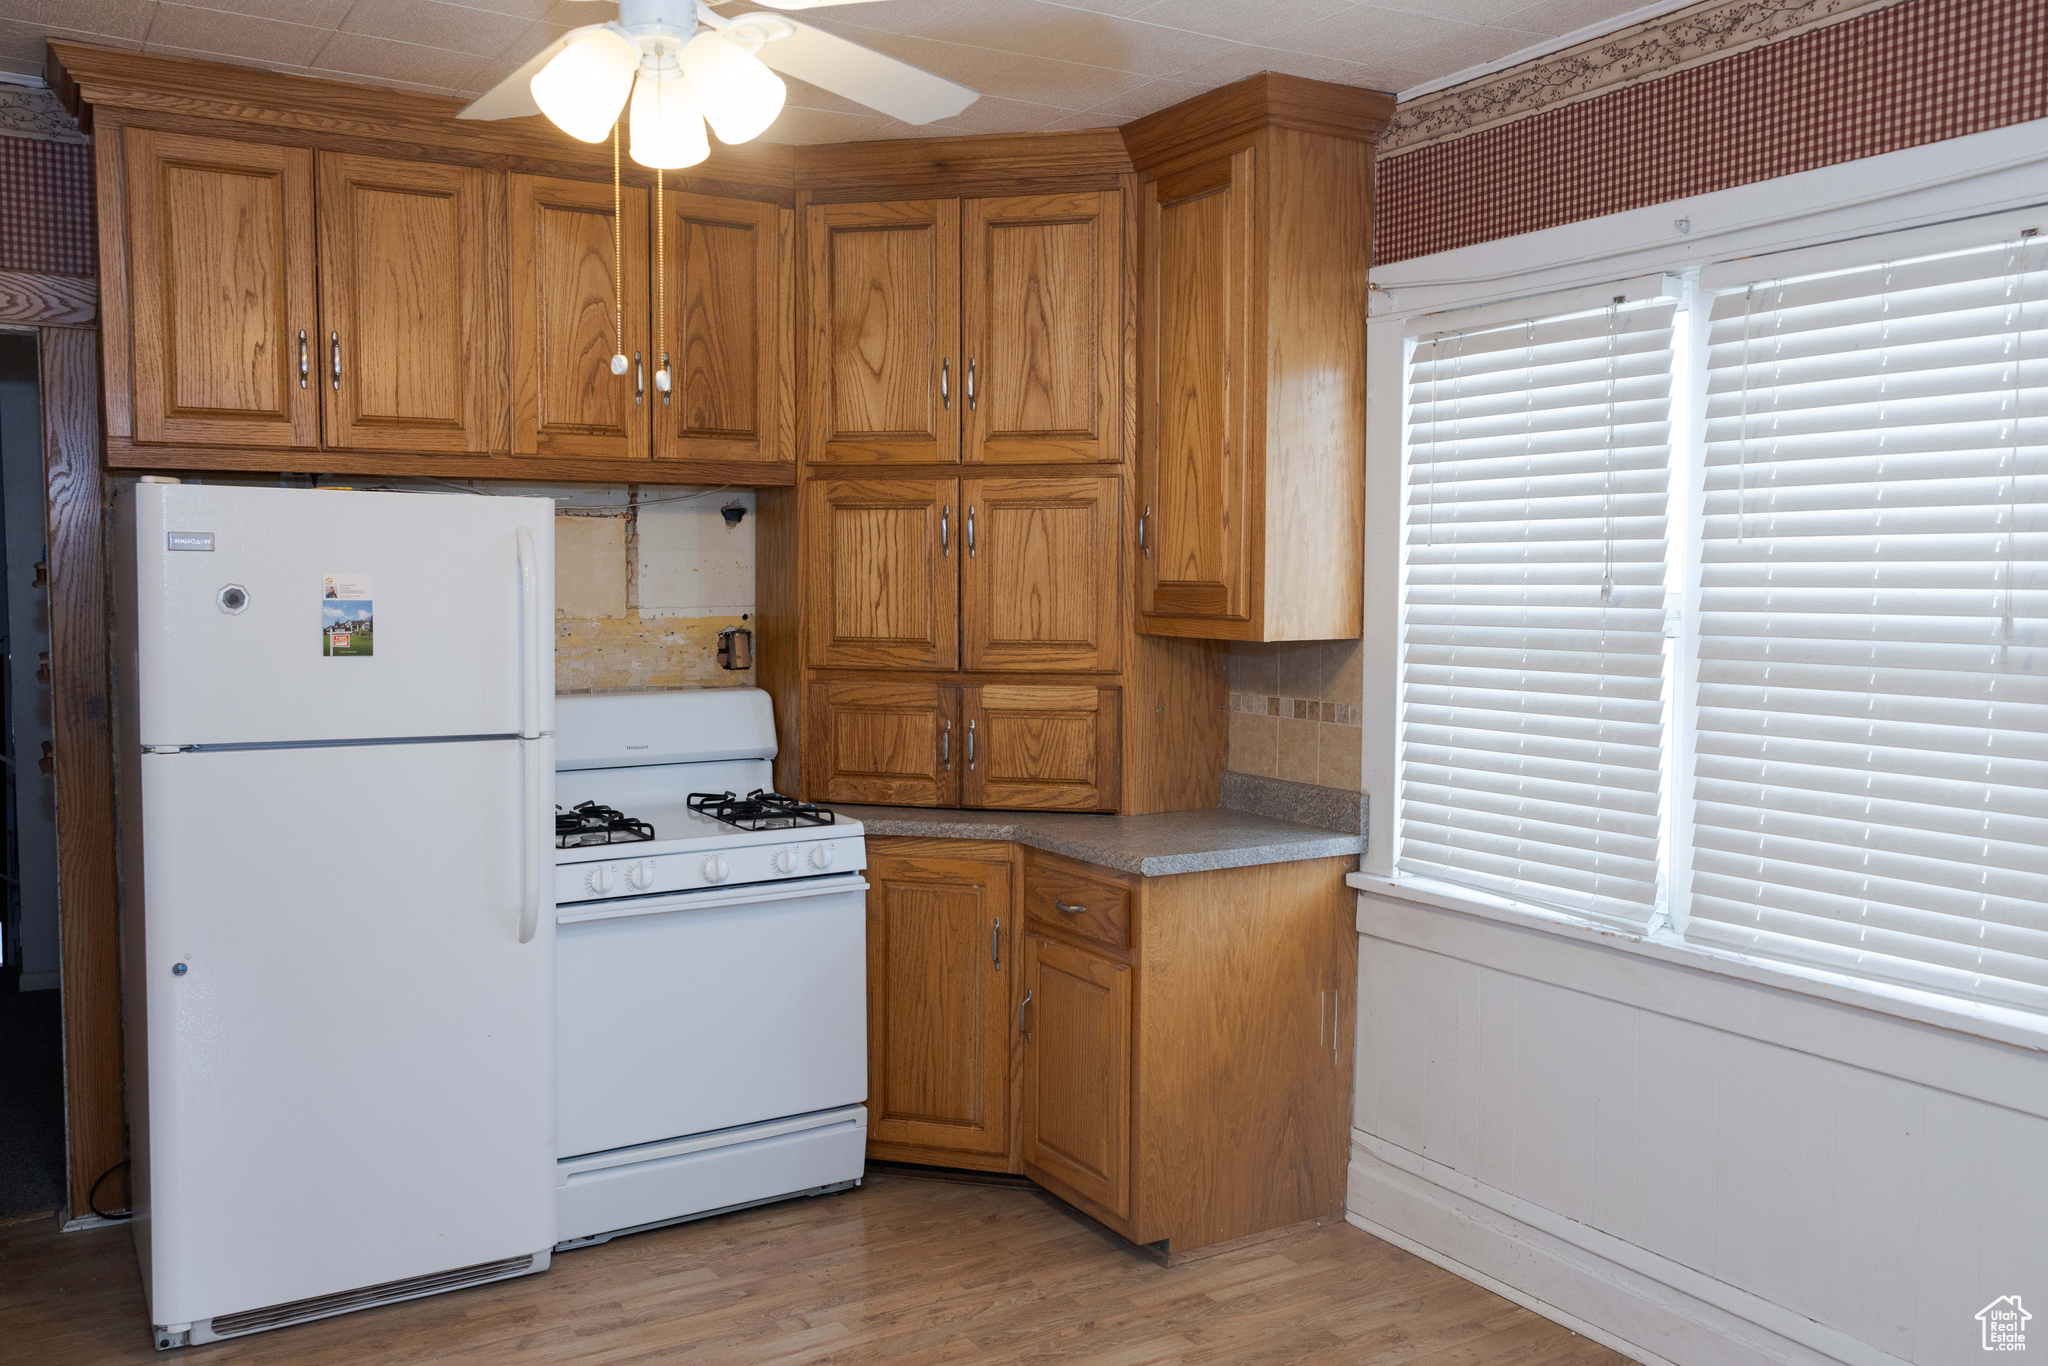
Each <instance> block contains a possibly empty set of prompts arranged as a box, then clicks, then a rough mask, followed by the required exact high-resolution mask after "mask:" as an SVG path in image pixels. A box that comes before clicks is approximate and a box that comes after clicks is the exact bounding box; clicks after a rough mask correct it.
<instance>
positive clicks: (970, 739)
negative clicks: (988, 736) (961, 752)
mask: <svg viewBox="0 0 2048 1366" xmlns="http://www.w3.org/2000/svg"><path fill="white" fill-rule="evenodd" d="M967 771H968V772H969V773H972V772H974V722H972V721H969V722H968V723H967Z"/></svg>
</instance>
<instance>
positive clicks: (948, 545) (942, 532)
mask: <svg viewBox="0 0 2048 1366" xmlns="http://www.w3.org/2000/svg"><path fill="white" fill-rule="evenodd" d="M952 520H953V505H952V504H951V503H948V504H946V505H945V506H944V507H942V508H940V509H939V553H940V554H941V555H951V554H952V553H953V528H952V526H951V525H950V523H951V522H952Z"/></svg>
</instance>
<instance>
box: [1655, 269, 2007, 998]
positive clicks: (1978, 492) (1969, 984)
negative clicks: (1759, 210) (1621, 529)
mask: <svg viewBox="0 0 2048 1366" xmlns="http://www.w3.org/2000/svg"><path fill="white" fill-rule="evenodd" d="M1876 250H1878V248H1876V247H1873V254H1875V252H1876ZM1710 346H1711V350H1710V353H1709V371H1708V396H1707V408H1706V445H1705V460H1706V472H1705V473H1706V479H1705V502H1704V509H1703V510H1704V529H1703V535H1704V541H1703V544H1702V559H1703V570H1702V583H1701V591H1702V597H1701V612H1700V623H1699V632H1700V635H1699V655H1700V665H1699V697H1698V704H1699V735H1698V740H1697V744H1698V768H1697V784H1696V790H1695V794H1694V796H1695V802H1696V805H1695V811H1694V873H1693V886H1692V896H1691V900H1690V921H1689V923H1688V925H1687V926H1686V930H1685V934H1686V937H1687V938H1688V939H1691V940H1694V941H1699V942H1704V943H1709V944H1713V945H1717V946H1720V947H1725V948H1733V949H1737V950H1740V951H1742V952H1745V953H1751V954H1759V955H1763V956H1769V957H1777V958H1789V959H1794V960H1799V961H1804V962H1808V963H1813V964H1818V965H1821V966H1825V967H1832V968H1835V969H1838V970H1841V971H1845V972H1849V973H1852V974H1854V975H1858V976H1868V977H1878V978H1882V979H1886V980H1890V981H1895V982H1904V983H1907V984H1911V985H1917V986H1924V987H1930V988H1933V989H1936V990H1940V991H1944V992H1948V993H1950V994H1954V995H1959V996H1963V997H1968V998H1973V999H1979V1000H1986V1001H1996V1002H2000V1003H2005V1004H2017V1005H2022V1006H2029V1007H2032V1008H2034V1009H2037V1010H2038V1009H2048V630H2044V624H2048V623H2044V620H2043V618H2044V615H2048V516H2044V513H2043V506H2044V505H2043V498H2044V494H2048V461H2044V449H2048V246H2044V245H2043V244H2042V243H2041V242H2040V241H2039V239H2035V238H2021V239H2016V240H2014V241H2011V242H2007V243H2003V244H1999V245H1995V246H1988V247H1985V248H1983V249H1979V250H1971V251H1965V252H1959V253H1949V254H1945V255H1941V256H1936V257H1922V258H1919V259H1911V260H1899V261H1891V262H1885V263H1882V264H1878V265H1873V266H1869V267H1867V268H1862V269H1855V270H1848V271H1840V272H1835V273H1830V274H1826V275H1821V276H1815V277H1809V278H1804V279H1791V280H1785V281H1772V282H1769V283H1763V284H1757V285H1753V286H1750V287H1749V288H1746V289H1739V290H1736V291H1734V292H1730V293H1725V294H1722V295H1720V296H1719V297H1718V298H1717V299H1716V300H1715V301H1714V306H1713V313H1712V329H1711V338H1710Z"/></svg>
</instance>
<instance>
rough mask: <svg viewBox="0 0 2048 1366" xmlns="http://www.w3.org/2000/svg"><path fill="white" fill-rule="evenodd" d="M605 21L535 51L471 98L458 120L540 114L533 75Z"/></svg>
mask: <svg viewBox="0 0 2048 1366" xmlns="http://www.w3.org/2000/svg"><path fill="white" fill-rule="evenodd" d="M603 27H604V25H603V24H585V25H584V26H583V27H582V28H572V29H570V30H569V31H568V32H567V33H565V34H563V35H562V36H561V37H559V38H557V39H555V41H553V42H552V43H549V44H548V45H547V46H546V47H544V48H542V49H541V50H540V51H538V52H536V53H534V54H533V56H532V57H531V58H530V59H529V60H528V61H526V62H525V63H524V64H523V65H522V66H520V68H519V69H518V70H517V71H515V72H513V73H512V74H511V75H509V76H507V77H506V78H505V79H504V80H502V81H499V82H498V83H497V84H496V85H494V86H492V87H491V88H490V89H489V90H486V91H485V92H484V93H483V94H481V95H479V96H477V97H476V98H475V99H473V100H471V101H470V102H469V103H468V104H467V105H465V106H464V107H463V110H462V112H461V113H459V114H457V115H456V116H455V117H456V118H458V119H516V118H523V117H525V116H526V115H528V114H538V113H539V112H540V106H539V105H538V104H535V103H534V102H533V89H532V86H533V78H534V77H535V76H536V75H538V74H540V69H541V68H542V67H544V66H546V65H547V64H548V63H549V62H551V61H553V60H554V59H555V54H556V53H558V52H560V51H561V50H562V49H563V48H565V47H567V46H569V44H571V43H573V42H575V41H576V40H577V39H578V38H581V37H582V36H583V35H584V34H586V33H592V32H595V31H596V30H598V29H601V28H603Z"/></svg>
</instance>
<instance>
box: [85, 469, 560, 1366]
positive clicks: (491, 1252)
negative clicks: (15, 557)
mask: <svg viewBox="0 0 2048 1366" xmlns="http://www.w3.org/2000/svg"><path fill="white" fill-rule="evenodd" d="M115 528H116V530H115V543H116V548H117V549H116V554H117V557H118V561H119V565H118V572H117V576H116V591H117V594H118V602H117V615H118V621H119V630H120V659H119V662H118V677H117V680H116V688H117V693H118V697H119V704H120V735H119V738H120V751H119V753H120V774H119V779H120V794H121V817H122V820H121V856H122V883H123V886H122V934H123V975H124V992H125V995H126V1004H127V1018H126V1031H127V1067H128V1113H129V1132H130V1140H129V1141H130V1150H131V1161H132V1182H133V1199H132V1206H133V1209H134V1232H135V1241H136V1249H137V1252H138V1253H139V1254H140V1258H141V1263H142V1276H143V1283H144V1286H145V1289H146V1293H147V1296H148V1300H149V1307H150V1317H151V1320H152V1322H153V1324H154V1325H155V1328H156V1338H157V1343H158V1345H159V1346H160V1347H162V1346H180V1345H184V1344H186V1343H198V1342H208V1341H212V1340H214V1339H215V1338H220V1337H231V1336H236V1335H239V1334H242V1333H249V1332H256V1331H259V1330H261V1329H265V1328H275V1327H281V1326H283V1325H285V1324H288V1323H298V1322H302V1321H304V1320H307V1319H312V1318H320V1317H325V1316H327V1315H330V1314H337V1313H342V1312H344V1311H347V1310H350V1309H358V1308H363V1307H367V1306H368V1305H372V1304H382V1303H387V1302H390V1301H392V1300H399V1299H408V1298H412V1297H415V1296H418V1295H424V1294H431V1293H434V1292H436V1291H440V1290H448V1289H455V1288H458V1287H461V1286H465V1285H474V1284H478V1283H481V1282H483V1281H489V1280H497V1279H501V1278H503V1277H507V1276H514V1275H522V1274H525V1273H527V1272H532V1271H539V1270H543V1269H545V1268H546V1266H547V1264H548V1257H549V1251H550V1249H551V1248H552V1247H553V1245H554V1242H555V1191H554V1166H555V1153H554V1143H553V1124H554V1121H553V1096H554V1088H553V1064H552V1051H551V1050H552V1047H553V1044H552V1034H553V961H552V960H553V940H554V886H553V877H554V866H553V865H554V859H553V853H554V851H553V843H554V838H553V809H552V808H553V793H554V756H553V743H554V742H553V739H552V734H553V730H554V649H553V624H554V567H553V559H554V508H553V504H552V503H551V502H549V501H548V500H546V499H542V498H496V497H479V496H474V495H463V494H412V493H356V492H341V491H333V492H330V491H323V490H313V489H275V488H242V487H227V486H200V485H194V484H169V483H142V484H137V485H135V486H133V487H132V488H128V489H124V490H122V491H121V493H120V494H119V496H118V497H117V499H116V502H115Z"/></svg>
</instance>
